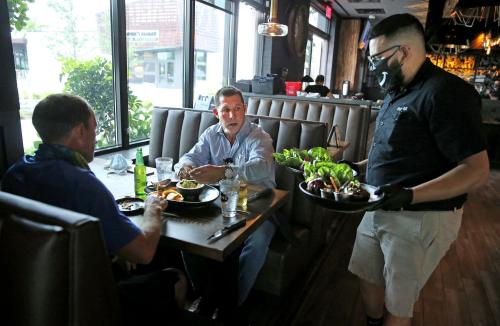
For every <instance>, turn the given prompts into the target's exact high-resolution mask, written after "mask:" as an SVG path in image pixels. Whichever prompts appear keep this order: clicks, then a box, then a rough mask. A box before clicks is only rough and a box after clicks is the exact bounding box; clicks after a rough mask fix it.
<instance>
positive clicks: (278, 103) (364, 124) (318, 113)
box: [244, 93, 372, 161]
mask: <svg viewBox="0 0 500 326" xmlns="http://www.w3.org/2000/svg"><path fill="white" fill-rule="evenodd" d="M244 95H245V99H246V103H247V113H248V114H253V115H259V116H269V117H279V118H284V119H297V120H306V121H320V122H324V123H326V124H327V125H328V130H329V131H330V129H331V128H332V126H335V125H336V126H337V128H338V130H339V138H340V140H343V141H347V142H349V146H348V147H347V149H346V150H345V151H344V154H343V159H346V160H350V161H359V160H362V159H364V158H365V157H366V148H367V138H368V128H369V124H370V109H371V106H372V102H371V101H358V100H344V99H316V98H306V97H296V96H281V95H262V94H253V93H245V94H244Z"/></svg>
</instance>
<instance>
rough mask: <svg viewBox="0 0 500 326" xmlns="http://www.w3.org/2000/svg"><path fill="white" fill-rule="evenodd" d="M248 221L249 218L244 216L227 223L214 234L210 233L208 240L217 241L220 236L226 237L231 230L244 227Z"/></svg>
mask: <svg viewBox="0 0 500 326" xmlns="http://www.w3.org/2000/svg"><path fill="white" fill-rule="evenodd" d="M246 223H247V220H246V219H244V218H243V219H241V220H238V221H236V222H232V223H230V224H228V225H226V226H225V227H223V228H222V229H219V230H217V231H215V232H214V233H213V234H212V235H210V236H209V237H208V238H207V241H209V242H214V241H217V240H219V239H220V238H222V237H224V236H225V235H226V234H228V233H231V232H233V231H235V230H237V229H239V228H241V227H244V226H245V224H246Z"/></svg>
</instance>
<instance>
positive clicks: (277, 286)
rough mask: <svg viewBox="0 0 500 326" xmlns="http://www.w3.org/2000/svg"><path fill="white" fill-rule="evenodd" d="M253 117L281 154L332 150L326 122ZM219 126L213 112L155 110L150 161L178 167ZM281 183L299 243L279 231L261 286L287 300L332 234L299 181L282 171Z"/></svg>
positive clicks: (278, 171) (286, 210)
mask: <svg viewBox="0 0 500 326" xmlns="http://www.w3.org/2000/svg"><path fill="white" fill-rule="evenodd" d="M247 117H248V118H249V119H250V120H251V121H252V122H256V123H258V124H259V125H260V126H261V127H262V128H263V129H264V130H265V131H266V132H267V133H269V135H270V136H271V137H272V139H273V145H274V148H275V150H276V151H281V150H283V149H284V148H291V147H297V148H310V147H314V146H325V145H326V138H327V136H328V133H327V131H328V129H327V124H326V123H324V122H312V121H300V120H290V119H282V118H275V117H274V118H273V117H262V116H255V115H247ZM217 122H218V120H217V119H216V118H215V116H214V115H213V113H212V112H211V111H200V110H193V109H175V108H155V109H154V110H153V116H152V122H151V123H152V125H151V139H150V147H149V162H154V159H155V158H156V157H159V156H169V157H173V159H174V162H178V160H179V158H180V157H181V156H182V155H183V154H184V153H186V152H187V151H189V150H190V149H191V147H192V146H193V145H194V144H195V143H196V142H197V140H198V138H199V136H200V135H201V133H202V132H203V131H204V130H205V129H206V128H207V127H209V126H211V125H213V124H215V123H217ZM276 183H277V187H278V188H280V189H285V190H288V191H290V197H289V200H288V202H287V204H286V205H285V206H284V207H283V208H282V209H281V210H280V211H279V212H278V214H279V217H280V218H285V219H288V221H289V222H290V223H289V225H290V226H291V231H292V232H293V234H294V235H295V238H296V239H297V241H296V243H294V244H293V245H292V244H291V243H290V242H289V241H287V240H286V239H285V238H284V237H283V235H282V234H281V233H280V232H277V234H276V235H275V237H274V239H273V241H272V242H271V245H270V250H269V253H268V256H267V260H266V263H265V265H264V267H263V269H262V271H261V273H260V275H259V278H258V280H257V284H256V287H257V288H259V289H262V290H264V291H266V292H268V293H272V294H276V295H281V294H282V293H283V292H284V291H285V289H286V288H287V286H288V285H289V284H290V282H291V281H292V280H293V279H294V278H295V277H296V276H297V275H298V274H299V273H301V272H303V271H304V268H305V267H306V266H308V263H309V262H310V260H311V259H313V258H314V254H315V253H317V252H318V249H319V248H320V246H321V245H322V244H323V243H324V241H325V239H326V235H325V227H324V223H325V218H323V217H322V216H321V214H322V212H323V211H322V210H317V209H316V207H315V205H314V204H313V203H311V202H310V201H308V200H307V199H306V198H305V197H304V196H303V195H302V194H301V191H300V189H298V183H299V180H297V179H296V176H295V175H293V174H291V173H290V172H289V171H287V170H286V169H284V168H283V167H281V166H277V168H276Z"/></svg>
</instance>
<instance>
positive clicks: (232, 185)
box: [219, 179, 240, 217]
mask: <svg viewBox="0 0 500 326" xmlns="http://www.w3.org/2000/svg"><path fill="white" fill-rule="evenodd" d="M219 186H220V202H221V209H222V216H224V217H235V216H236V205H237V203H238V193H239V191H240V181H239V180H237V179H225V180H221V181H219Z"/></svg>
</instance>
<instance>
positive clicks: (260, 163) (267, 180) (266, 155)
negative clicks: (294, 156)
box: [175, 87, 276, 305]
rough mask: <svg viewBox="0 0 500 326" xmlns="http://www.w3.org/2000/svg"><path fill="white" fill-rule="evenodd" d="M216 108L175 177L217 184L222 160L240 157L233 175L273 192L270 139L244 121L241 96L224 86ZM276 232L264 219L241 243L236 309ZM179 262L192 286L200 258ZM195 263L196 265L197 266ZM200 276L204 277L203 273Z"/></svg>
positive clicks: (223, 166) (223, 174)
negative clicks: (214, 121)
mask: <svg viewBox="0 0 500 326" xmlns="http://www.w3.org/2000/svg"><path fill="white" fill-rule="evenodd" d="M215 104H216V108H214V109H213V112H214V114H215V115H216V116H217V117H218V119H219V123H218V124H216V125H213V126H211V127H209V128H208V129H207V130H205V132H203V134H202V135H201V136H200V139H199V140H198V142H197V143H196V144H195V145H194V147H193V148H192V149H191V150H190V151H189V152H188V153H186V154H185V155H184V156H182V157H181V159H180V160H179V163H177V164H176V165H175V171H176V172H177V173H178V174H179V177H180V178H189V179H194V180H196V181H198V182H200V183H205V184H210V183H217V182H218V181H219V180H221V179H224V178H225V177H226V172H227V171H226V168H227V166H226V164H225V161H227V159H232V160H233V161H234V160H235V159H236V158H237V157H239V158H241V157H243V158H244V159H243V160H242V161H244V163H242V164H241V165H240V166H239V169H238V171H237V172H238V173H239V174H240V177H243V178H244V179H246V180H248V182H249V183H251V184H257V185H262V186H265V187H267V188H274V187H275V186H276V184H275V181H274V162H273V156H272V154H273V152H274V149H273V145H272V139H271V137H270V136H269V134H267V133H266V132H265V131H264V130H263V129H262V128H261V127H260V126H258V125H257V124H254V123H251V122H250V121H248V120H247V119H246V117H245V113H246V107H245V103H244V101H243V96H242V94H241V92H240V91H239V90H238V89H237V88H234V87H223V88H221V89H220V90H219V91H218V92H217V93H216V95H215ZM235 172H236V171H235ZM275 231H276V225H275V224H274V223H273V222H272V221H270V220H267V221H265V222H264V223H263V224H262V225H261V226H260V227H259V228H258V229H257V230H256V231H255V232H254V233H253V234H251V235H250V236H249V237H248V238H247V239H246V241H245V242H244V244H243V247H242V249H241V253H240V255H239V259H238V260H239V273H238V274H239V275H238V295H237V297H238V299H237V302H238V305H241V304H243V302H244V301H245V300H246V298H247V296H248V294H249V293H250V290H251V289H252V287H253V284H254V283H255V280H256V278H257V275H258V273H259V271H260V269H261V268H262V266H263V264H264V262H265V259H266V255H267V251H268V247H269V243H270V242H271V239H272V238H273V235H274V233H275ZM184 258H185V261H186V265H187V267H188V271H189V273H190V276H191V277H192V279H193V281H194V283H196V281H197V280H196V275H195V274H196V272H197V271H198V269H199V268H201V267H200V265H199V264H197V263H198V262H199V261H200V259H199V257H192V256H191V255H186V254H184ZM205 263H209V262H205ZM194 265H198V266H197V268H195V267H194ZM201 272H202V273H206V269H205V268H204V271H201ZM203 277H204V278H205V283H206V282H209V281H208V280H206V275H203ZM196 286H197V284H195V287H196Z"/></svg>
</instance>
